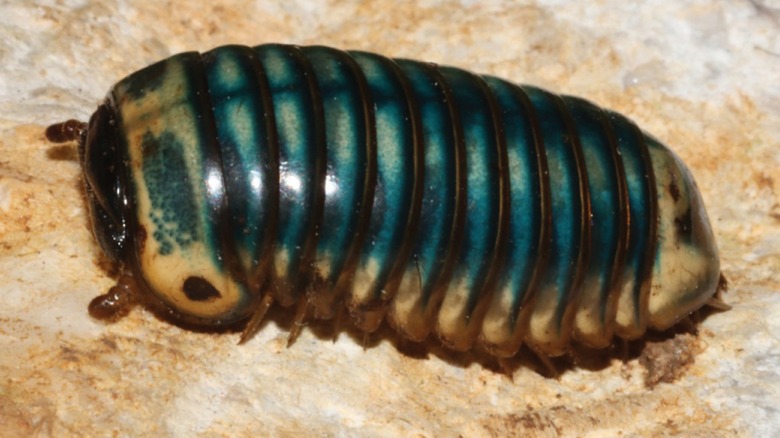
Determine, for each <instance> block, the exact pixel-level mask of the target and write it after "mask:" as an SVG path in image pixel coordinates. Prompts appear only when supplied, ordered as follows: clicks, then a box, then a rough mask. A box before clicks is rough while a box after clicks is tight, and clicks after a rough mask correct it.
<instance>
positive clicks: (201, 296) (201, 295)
mask: <svg viewBox="0 0 780 438" xmlns="http://www.w3.org/2000/svg"><path fill="white" fill-rule="evenodd" d="M182 290H183V291H184V295H187V298H189V299H191V300H192V301H209V300H216V299H218V298H222V295H221V294H220V293H219V291H218V290H217V289H216V288H215V287H214V286H212V285H211V283H209V282H208V281H207V280H206V279H204V278H202V277H189V278H187V279H186V280H184V286H183V287H182Z"/></svg>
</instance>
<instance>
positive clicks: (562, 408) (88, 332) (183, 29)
mask: <svg viewBox="0 0 780 438" xmlns="http://www.w3.org/2000/svg"><path fill="white" fill-rule="evenodd" d="M779 35H780V2H778V1H777V0H750V1H748V0H744V1H741V0H732V1H718V0H689V1H685V2H681V1H678V0H654V1H644V2H626V1H619V0H596V1H589V2H582V1H574V0H570V1H564V0H546V1H545V0H538V1H533V0H527V1H498V0H481V1H475V0H463V1H460V2H456V1H450V2H445V1H432V0H429V1H420V2H413V1H405V2H395V3H394V4H392V3H390V2H379V1H377V2H369V1H357V0H342V1H336V0H331V1H322V2H317V1H314V0H297V1H277V2H263V1H257V2H250V1H225V0H222V1H219V0H218V1H212V2H211V3H210V4H209V5H201V4H199V2H188V3H185V2H181V4H177V3H175V2H168V1H147V0H139V1H129V0H97V1H91V2H90V1H78V0H57V1H37V2H32V1H30V2H28V1H21V0H18V1H8V0H5V1H2V0H0V277H1V278H2V280H0V351H2V352H1V353H0V377H1V378H0V428H2V430H0V435H2V436H30V435H40V436H66V435H90V436H110V435H116V436H130V435H147V436H148V435H152V434H154V435H159V434H162V435H167V436H213V435H231V436H249V435H252V436H263V435H268V434H270V435H281V436H287V435H289V436H292V435H294V434H295V435H299V434H306V435H311V434H316V435H341V436H361V435H369V436H429V437H434V436H455V435H459V434H460V435H465V436H505V435H509V434H515V435H535V436H618V435H620V436H664V435H665V436H672V435H684V436H770V435H775V436H777V434H780V413H778V401H780V280H778V271H780V249H778V248H780V201H779V200H778V196H779V195H780V175H778V170H780V147H779V146H780V36H779ZM264 42H287V43H296V44H314V43H316V44H327V45H333V46H337V47H341V48H352V49H365V50H371V51H376V52H381V53H384V54H388V55H392V56H401V57H410V58H419V59H425V60H430V61H434V62H437V63H441V64H452V65H457V66H461V67H466V68H468V69H471V70H475V71H479V72H486V73H492V74H496V75H499V76H503V77H506V78H509V79H511V80H513V81H516V82H525V83H531V84H536V85H540V86H543V87H546V88H549V89H551V90H554V91H557V92H565V93H570V94H576V95H580V96H584V97H587V98H588V99H590V100H593V101H594V102H597V103H599V104H600V105H603V106H606V107H609V108H613V109H616V110H618V111H621V112H623V113H625V114H627V115H629V116H630V117H632V118H633V119H634V120H635V121H637V122H638V123H639V124H640V125H641V126H643V127H644V128H645V129H647V130H649V131H650V132H652V133H654V134H655V135H656V136H657V137H659V138H660V139H661V140H663V141H664V142H665V143H667V144H668V145H670V146H671V147H672V148H673V149H674V150H675V151H676V152H677V153H678V154H679V155H680V156H681V157H682V158H683V159H684V160H685V161H686V162H687V163H688V164H689V166H690V167H691V169H692V171H693V173H694V174H695V176H696V178H697V180H698V184H699V186H700V188H701V190H702V192H703V195H704V198H705V201H706V204H707V206H708V210H709V214H710V217H711V219H712V221H713V226H714V227H715V231H716V234H717V236H718V240H719V244H720V248H721V252H722V258H723V270H724V273H725V275H726V276H727V277H728V278H729V280H730V289H729V291H728V293H727V294H726V296H725V299H726V301H728V302H729V303H731V304H732V305H733V306H734V308H733V310H731V311H728V312H723V313H712V314H710V315H709V316H707V317H706V318H705V319H704V321H703V323H702V324H701V325H700V326H699V335H698V337H697V338H695V339H694V340H693V341H690V338H686V337H682V338H677V341H675V342H674V343H673V344H672V346H673V347H675V348H679V349H680V352H676V351H677V350H672V355H673V356H674V355H677V356H681V355H684V354H686V353H687V354H691V355H692V358H693V360H694V362H693V363H690V362H691V360H683V361H682V362H681V363H680V364H674V363H672V364H671V366H672V368H674V369H676V371H679V372H680V374H681V375H680V376H679V377H678V378H677V380H676V381H675V382H674V383H659V384H658V385H656V386H653V387H648V386H647V385H646V384H645V370H644V368H643V367H642V365H641V364H640V361H639V359H637V358H636V354H629V355H628V357H629V358H630V359H629V360H628V361H627V362H623V361H621V360H620V356H621V354H620V352H619V351H618V350H620V349H619V348H616V349H615V350H616V351H615V352H613V354H612V359H610V358H609V357H607V358H606V359H593V358H592V356H590V355H584V356H581V357H579V358H578V359H577V361H576V362H577V364H579V365H577V364H575V365H574V366H571V365H566V361H559V362H557V363H556V365H558V366H560V367H561V368H562V370H563V372H562V373H561V375H560V376H559V377H558V378H557V379H555V378H548V377H545V376H544V375H543V373H544V366H542V365H541V364H540V363H539V362H538V361H537V360H535V359H533V358H530V359H519V360H516V361H510V362H508V363H504V364H497V363H495V362H493V361H491V360H490V359H488V358H485V357H483V356H480V355H476V356H475V355H455V354H448V353H446V352H444V351H442V350H441V349H440V348H438V347H436V345H435V343H431V345H429V346H427V347H425V348H416V347H413V346H408V345H403V344H401V345H396V344H397V343H396V342H395V341H394V338H393V336H392V335H391V334H389V333H381V334H380V335H376V336H374V337H372V338H370V339H369V340H368V342H367V347H366V348H364V347H363V341H362V339H361V338H360V336H359V335H357V334H355V333H352V332H344V333H342V335H341V336H340V337H339V338H338V340H337V341H336V342H331V341H330V340H329V338H328V337H327V326H322V327H320V326H312V327H309V328H307V329H305V330H304V331H303V333H302V335H301V337H300V338H299V339H298V341H297V342H296V343H295V344H294V345H293V346H292V347H291V348H286V339H287V328H288V327H289V324H290V315H289V313H288V312H281V311H277V312H274V313H273V315H272V316H273V318H272V320H271V321H270V323H269V324H267V325H266V326H265V327H264V328H263V329H262V330H261V332H260V333H259V334H258V335H257V336H256V337H255V338H254V339H252V340H251V341H250V342H249V343H248V344H247V345H244V346H237V345H236V341H237V339H238V336H237V334H235V333H228V334H213V333H195V332H191V331H185V330H183V329H181V328H178V327H176V326H173V325H170V324H167V323H165V322H164V321H160V320H158V319H156V318H155V317H153V316H152V315H151V314H149V313H148V312H146V311H143V310H136V311H134V312H133V313H132V314H131V315H130V316H129V317H127V318H125V319H124V320H122V321H120V322H118V323H116V324H113V325H108V326H106V325H103V324H101V323H98V322H95V321H93V320H92V319H90V318H89V316H88V315H87V313H86V306H87V303H88V302H89V300H90V299H91V298H92V297H94V296H96V295H97V294H99V293H101V292H102V291H104V290H105V289H106V288H108V287H109V286H110V285H111V284H112V280H111V279H110V277H109V276H108V275H107V272H106V270H105V267H104V266H103V265H102V264H100V263H99V260H100V259H99V258H98V249H97V247H96V245H95V244H94V243H93V240H92V238H91V235H90V232H89V229H88V223H87V220H86V216H85V212H84V204H83V202H82V192H81V189H80V182H79V168H78V164H77V163H76V162H75V161H73V159H72V158H73V150H72V149H68V148H53V146H52V145H50V144H48V143H47V142H46V141H45V139H44V137H43V130H44V128H45V126H46V125H47V124H49V123H53V122H58V121H61V120H64V119H66V118H71V117H76V118H80V119H82V120H85V119H86V118H87V117H88V116H89V114H90V113H91V112H92V111H93V110H94V109H95V106H96V104H97V103H98V102H100V100H101V99H102V97H103V96H104V95H105V93H106V92H107V90H108V89H109V87H110V86H111V85H112V84H113V83H114V82H115V81H117V80H118V79H120V78H121V77H122V76H124V75H126V74H128V73H130V72H132V71H134V70H136V69H138V68H141V67H143V66H145V65H147V64H149V63H150V62H152V61H155V60H158V59H159V58H163V57H165V56H168V55H171V54H173V53H176V52H179V51H183V50H191V49H196V50H205V49H208V48H211V47H213V46H216V45H219V44H225V43H244V44H259V43H264ZM686 340H687V341H686ZM399 348H400V349H401V350H402V351H403V353H400V352H399ZM560 362H563V363H560Z"/></svg>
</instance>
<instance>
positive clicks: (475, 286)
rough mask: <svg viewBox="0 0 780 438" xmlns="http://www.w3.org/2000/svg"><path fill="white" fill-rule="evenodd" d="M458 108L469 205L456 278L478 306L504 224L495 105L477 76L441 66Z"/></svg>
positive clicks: (473, 304) (470, 302) (472, 304)
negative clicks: (494, 113) (500, 207)
mask: <svg viewBox="0 0 780 438" xmlns="http://www.w3.org/2000/svg"><path fill="white" fill-rule="evenodd" d="M439 70H440V71H441V72H442V74H443V75H444V77H445V78H446V80H447V83H448V85H449V86H450V87H451V88H452V95H453V99H454V100H455V102H456V105H457V107H458V111H459V116H460V123H461V124H462V126H463V135H464V139H465V143H466V163H467V166H466V167H467V169H466V172H467V176H466V178H467V194H466V197H467V201H466V203H467V206H466V223H465V227H464V235H463V246H462V247H461V254H460V259H459V262H458V266H457V268H456V272H455V274H454V277H455V278H456V279H458V278H459V279H461V280H463V281H465V284H466V288H467V290H468V310H469V311H471V310H473V308H474V306H475V305H476V303H477V301H478V299H479V294H480V292H481V291H482V289H483V286H484V284H485V280H486V276H487V275H488V272H489V270H490V267H491V261H492V260H493V257H492V256H493V250H494V249H495V244H496V237H497V233H498V224H499V202H500V198H499V197H500V191H499V176H498V173H499V165H498V161H499V157H498V150H497V147H496V133H495V132H494V129H493V120H492V118H491V112H490V104H489V102H488V100H487V97H486V95H485V93H484V92H483V90H482V88H481V87H480V86H479V84H478V82H477V81H480V80H481V79H479V78H478V77H476V76H474V75H472V74H470V73H467V72H465V71H463V70H459V69H455V68H450V67H441V68H439Z"/></svg>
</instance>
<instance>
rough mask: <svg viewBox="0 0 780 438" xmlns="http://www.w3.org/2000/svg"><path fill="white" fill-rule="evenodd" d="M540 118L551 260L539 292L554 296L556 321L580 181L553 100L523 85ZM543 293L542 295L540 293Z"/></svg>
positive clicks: (565, 297)
mask: <svg viewBox="0 0 780 438" xmlns="http://www.w3.org/2000/svg"><path fill="white" fill-rule="evenodd" d="M523 89H524V90H525V91H526V93H527V94H528V96H529V97H530V99H531V101H532V102H533V104H534V108H535V109H536V112H537V114H538V115H539V124H540V127H541V131H542V136H543V137H544V144H545V149H546V151H547V164H548V169H549V173H550V194H551V207H552V218H551V221H550V222H551V224H552V238H551V242H550V259H549V263H548V265H547V269H546V271H545V275H544V277H543V279H542V283H541V291H546V292H547V293H555V294H556V295H555V297H552V298H553V299H554V300H555V302H556V303H557V305H556V315H557V317H558V320H559V321H560V318H562V317H563V313H564V311H565V309H566V307H567V305H568V304H569V296H570V294H571V293H572V288H573V286H574V281H575V280H576V278H575V274H576V272H577V269H578V266H577V260H578V256H579V252H580V242H581V234H582V231H583V230H582V229H581V217H582V208H583V206H582V204H581V200H580V181H579V179H578V173H579V172H578V169H577V162H576V158H575V154H574V148H573V144H572V140H571V139H570V138H568V136H569V135H570V134H569V133H568V131H567V129H566V124H565V122H564V119H563V115H562V114H561V112H560V110H559V108H557V107H556V103H555V99H560V98H559V97H557V96H555V95H553V94H550V93H548V92H546V91H544V90H541V89H538V88H535V87H530V86H525V87H523ZM540 293H542V292H540Z"/></svg>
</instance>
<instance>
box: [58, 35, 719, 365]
mask: <svg viewBox="0 0 780 438" xmlns="http://www.w3.org/2000/svg"><path fill="white" fill-rule="evenodd" d="M74 123H75V122H73V121H69V122H65V123H63V124H59V125H54V126H52V127H51V128H50V130H49V131H50V138H51V139H52V140H56V141H65V140H68V139H77V138H78V139H79V142H80V147H79V151H80V154H79V155H80V158H81V163H82V165H83V170H84V179H85V182H86V192H87V195H88V204H89V209H90V214H91V218H92V224H93V229H94V233H95V236H96V238H97V240H98V242H99V244H100V246H101V247H102V249H103V250H104V252H105V253H106V255H107V256H108V257H109V258H110V259H111V260H113V261H115V262H117V263H119V264H120V265H121V266H122V272H123V274H122V277H121V278H120V282H119V283H118V285H117V286H116V287H114V288H112V291H110V292H109V294H108V295H105V296H103V297H100V299H99V300H98V302H97V304H94V303H93V310H94V309H95V308H98V307H99V308H101V309H103V310H101V311H95V312H93V314H96V315H98V316H100V315H104V314H107V315H110V314H112V313H113V312H114V309H113V306H114V303H115V302H122V303H124V302H125V301H127V300H123V299H117V297H122V296H123V293H124V292H123V291H132V292H133V293H137V292H141V293H143V294H144V295H146V296H149V297H153V300H154V302H155V303H156V305H158V306H160V307H161V308H163V309H164V310H165V312H166V313H168V314H169V315H170V316H171V317H172V318H175V319H177V320H181V321H184V322H187V323H190V324H197V325H204V326H219V325H226V324H234V323H236V322H239V321H242V320H247V319H248V320H250V322H249V327H250V328H248V329H247V330H248V331H251V330H252V329H253V328H254V327H256V326H257V323H258V322H259V320H260V319H261V317H262V314H263V313H264V311H265V310H266V309H267V308H268V307H269V306H270V305H271V303H273V302H276V303H278V304H280V305H281V306H293V305H296V306H298V308H299V314H300V315H307V314H311V315H312V316H313V317H315V318H323V319H325V318H331V317H333V316H334V315H335V313H336V311H337V309H338V306H345V307H346V309H347V310H348V312H349V315H350V317H351V319H352V320H353V322H354V323H355V324H356V325H357V326H358V327H360V328H361V329H362V330H364V331H367V332H370V331H373V330H375V329H376V328H377V327H378V325H379V324H380V323H381V321H382V320H383V319H384V318H387V319H388V320H389V322H390V324H391V325H392V326H393V327H394V328H395V329H396V331H398V332H399V333H400V334H401V335H402V336H404V337H406V338H408V339H411V340H415V341H420V340H422V339H424V338H426V337H427V336H428V335H429V333H430V332H432V331H433V332H435V333H436V334H437V335H438V336H439V338H440V339H441V340H442V342H443V343H444V344H445V345H447V346H449V347H451V348H453V349H456V350H467V349H470V348H471V347H472V346H474V345H475V343H479V344H481V345H482V346H483V347H484V348H486V349H487V350H488V351H489V352H491V353H492V354H494V355H497V356H511V355H513V354H515V352H517V350H518V348H519V347H520V345H521V344H522V343H527V344H528V345H529V346H530V347H531V348H532V349H534V350H535V351H538V352H540V353H543V354H547V355H558V354H561V353H563V352H565V351H566V349H567V348H568V346H569V344H570V342H572V341H578V342H581V343H583V344H586V345H589V346H593V347H604V346H607V345H608V344H610V343H611V341H612V339H613V337H614V336H615V335H617V336H620V337H622V338H626V339H631V338H636V337H638V336H641V335H642V334H643V333H644V332H645V331H646V330H647V329H648V328H654V329H661V330H662V329H666V328H668V327H670V326H671V325H673V324H674V323H676V322H677V321H678V320H680V319H681V318H683V317H685V316H686V315H688V314H689V313H690V312H692V311H694V310H697V309H698V308H699V307H701V306H703V305H705V304H708V303H710V304H713V303H718V301H717V298H714V297H713V296H714V294H715V293H716V291H717V289H718V283H719V278H720V268H719V260H718V254H717V248H716V244H715V240H714V237H713V234H712V231H711V228H710V225H709V221H708V219H707V215H706V212H705V210H704V206H703V205H702V200H701V197H700V195H699V193H698V190H697V188H696V185H695V183H694V180H693V178H692V177H691V174H690V173H689V171H688V170H687V169H686V167H685V165H684V164H683V163H682V162H681V161H680V160H679V159H678V158H677V157H676V156H675V155H674V154H673V153H672V152H671V151H670V150H669V149H667V148H666V147H664V146H663V145H661V144H660V143H659V142H658V141H657V140H655V139H654V138H653V137H651V136H650V135H648V134H646V133H644V132H642V131H641V130H640V129H639V128H637V127H636V125H634V124H633V123H632V122H631V121H629V120H628V119H626V118H625V117H623V116H621V115H619V114H616V113H614V112H611V111H607V110H604V109H601V108H598V107H597V106H595V105H593V104H591V103H589V102H587V101H585V100H582V99H579V98H574V97H568V96H559V95H555V94H551V93H549V92H547V91H544V90H541V89H538V88H535V87H531V86H519V85H514V84H512V83H509V82H506V81H504V80H501V79H498V78H495V77H490V76H480V75H475V74H471V73H468V72H466V71H464V70H460V69H457V68H451V67H443V66H438V65H434V64H430V63H422V62H416V61H410V60H404V59H389V58H385V57H382V56H379V55H375V54H371V53H365V52H343V51H339V50H335V49H331V48H326V47H297V46H288V45H277V44H269V45H262V46H258V47H254V48H250V47H244V46H225V47H220V48H217V49H214V50H212V51H210V52H206V53H203V54H199V53H194V52H191V53H183V54H179V55H176V56H173V57H171V58H168V59H166V60H163V61H161V62H159V63H156V64H154V65H151V66H149V67H147V68H144V69H142V70H140V71H138V72H136V73H133V74H131V75H130V76H128V77H127V78H125V79H123V80H122V81H120V82H119V83H117V84H116V85H115V86H114V87H113V88H112V90H111V92H110V93H109V95H108V97H107V99H106V100H105V102H104V103H102V104H101V105H100V106H99V108H98V110H97V111H96V112H95V114H94V115H93V116H92V118H91V120H90V122H89V124H88V125H86V124H81V125H79V124H78V123H76V125H74ZM109 298H110V299H109ZM123 305H124V304H123ZM713 305H715V304H713ZM301 317H303V316H301Z"/></svg>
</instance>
